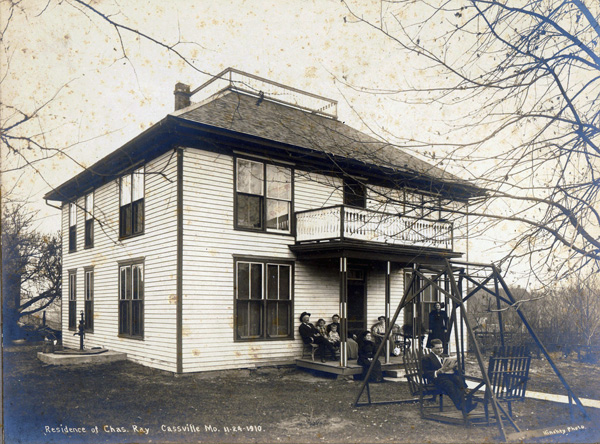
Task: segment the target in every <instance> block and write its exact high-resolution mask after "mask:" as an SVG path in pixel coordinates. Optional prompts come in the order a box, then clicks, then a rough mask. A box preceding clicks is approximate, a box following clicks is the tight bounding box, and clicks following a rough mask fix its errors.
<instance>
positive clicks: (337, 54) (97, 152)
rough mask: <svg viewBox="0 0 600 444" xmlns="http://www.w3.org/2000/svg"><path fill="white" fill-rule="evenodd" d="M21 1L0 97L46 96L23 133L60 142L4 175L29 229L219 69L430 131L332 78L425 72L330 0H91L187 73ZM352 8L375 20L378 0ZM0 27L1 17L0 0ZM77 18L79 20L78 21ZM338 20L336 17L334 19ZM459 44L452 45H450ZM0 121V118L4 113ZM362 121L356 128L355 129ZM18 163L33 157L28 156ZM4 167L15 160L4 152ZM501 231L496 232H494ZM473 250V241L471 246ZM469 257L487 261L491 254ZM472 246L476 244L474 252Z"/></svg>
mask: <svg viewBox="0 0 600 444" xmlns="http://www.w3.org/2000/svg"><path fill="white" fill-rule="evenodd" d="M44 3H45V2H40V1H34V0H24V1H23V3H22V6H23V7H24V10H25V13H26V14H25V13H23V12H21V11H15V14H14V15H13V16H12V17H10V25H9V28H8V29H9V33H8V36H7V38H5V45H6V47H7V51H6V53H7V54H8V55H9V57H10V63H9V64H8V65H7V64H6V57H4V59H3V60H2V62H3V71H2V74H3V76H4V75H6V77H5V78H4V80H3V81H2V85H1V87H2V96H3V97H2V99H3V101H4V102H5V103H8V104H12V105H14V106H16V107H18V108H20V109H23V110H25V111H26V112H30V111H31V110H32V109H33V108H34V107H35V106H39V105H40V104H42V103H45V102H47V101H49V100H51V99H52V98H53V97H55V98H54V99H53V100H51V102H50V103H49V104H48V105H47V107H46V108H45V109H44V111H43V113H42V116H43V119H41V120H39V121H35V122H33V124H32V126H29V127H28V131H29V133H31V132H36V131H42V130H43V131H45V132H46V135H45V137H46V142H47V143H48V144H49V145H51V146H56V147H59V148H65V147H68V148H66V152H67V154H68V156H69V157H70V159H69V158H67V157H65V156H62V155H59V156H55V157H53V158H51V159H46V160H42V161H39V162H38V163H35V169H36V170H37V171H34V170H33V169H32V168H27V169H23V170H18V171H16V172H13V173H8V174H4V176H3V177H2V184H3V187H4V189H5V192H6V190H7V189H9V188H12V187H13V185H14V184H16V185H17V187H16V188H15V189H14V192H13V193H14V194H13V195H18V196H20V197H21V198H26V199H28V200H29V201H30V202H32V204H33V206H34V207H35V208H38V209H40V219H39V220H40V222H39V228H40V229H43V230H49V231H51V230H58V228H59V214H58V211H57V210H55V209H53V208H49V207H47V206H45V205H44V203H43V195H44V194H45V193H47V192H48V191H49V190H50V187H51V186H58V185H60V184H61V183H63V182H64V181H66V180H67V179H69V178H70V177H72V176H73V175H75V174H77V173H78V172H79V171H81V169H82V167H84V166H89V165H91V164H93V163H94V162H95V161H97V160H99V159H100V158H102V157H104V156H105V155H106V154H108V153H109V152H111V151H113V150H115V149H117V148H118V147H120V146H121V145H122V144H123V143H125V142H126V141H128V140H130V139H132V138H133V137H135V136H136V135H137V134H139V133H140V132H141V131H143V130H144V129H146V128H148V127H149V126H151V125H152V124H153V123H155V122H157V121H159V120H160V119H162V118H163V117H164V116H165V115H166V114H168V113H169V112H171V111H173V88H174V85H175V83H176V82H178V81H182V82H184V83H187V84H190V85H191V87H192V89H193V88H195V87H197V86H199V85H200V84H202V83H204V82H205V81H206V80H208V79H209V75H214V74H217V73H218V72H220V71H221V70H223V69H224V68H227V67H230V66H231V67H235V68H237V69H240V70H242V71H246V72H249V73H253V74H256V75H259V76H261V77H266V78H269V79H271V80H275V81H277V82H280V83H283V84H287V85H290V86H293V87H296V88H299V89H303V90H305V91H310V92H312V93H315V94H319V95H323V96H326V97H329V98H333V99H336V100H338V101H339V106H338V116H339V118H340V120H342V121H345V122H346V123H348V124H350V125H351V126H354V127H356V128H358V129H360V130H363V131H367V132H368V130H369V128H371V129H373V130H376V131H377V132H381V131H382V130H381V128H383V129H384V131H389V132H390V133H391V134H393V135H394V136H395V137H399V138H406V139H410V138H412V137H419V136H421V137H422V135H423V134H427V133H432V132H435V131H436V130H437V129H439V127H440V125H439V123H438V122H437V119H442V118H444V117H446V118H447V117H448V116H445V115H444V113H445V110H444V109H442V108H441V107H439V106H430V107H428V108H427V109H426V110H424V109H422V108H419V107H416V106H409V105H406V104H405V103H402V102H400V101H396V100H393V99H392V98H391V97H386V96H375V95H371V94H365V93H362V94H361V93H358V92H356V91H355V90H354V89H352V88H349V87H347V86H345V85H344V84H343V83H342V82H339V81H338V80H336V78H337V79H343V80H344V81H347V82H348V83H350V84H352V85H355V86H359V87H360V86H365V87H369V88H388V87H390V86H391V87H394V88H396V87H399V86H405V85H407V84H415V83H416V82H419V79H420V78H422V76H427V75H431V73H430V72H429V71H424V70H423V68H424V66H422V65H420V63H422V62H421V61H420V60H417V59H416V58H415V57H414V56H409V55H408V54H407V53H404V52H402V51H400V50H399V49H398V48H397V46H395V45H394V44H393V42H392V41H391V40H390V39H387V38H385V37H383V36H382V35H381V34H379V33H377V32H375V31H373V30H370V29H369V28H368V27H367V26H365V25H362V24H356V23H351V20H350V14H349V13H348V11H347V9H346V7H345V6H344V4H343V3H341V2H340V1H339V0H314V1H305V0H277V1H265V0H254V1H221V0H219V1H214V0H194V1H189V0H177V1H172V2H168V3H165V2H164V1H148V0H143V1H140V0H127V1H122V2H120V4H118V5H117V4H115V2H113V1H112V0H107V1H104V0H100V1H95V2H93V6H94V7H95V8H97V9H99V10H101V11H103V12H105V13H107V14H115V15H111V18H112V19H113V20H115V21H117V22H120V23H122V24H126V25H127V26H131V27H132V28H136V29H138V30H140V31H142V32H144V33H146V34H148V35H150V36H152V37H154V38H156V39H157V40H160V41H163V42H165V43H169V44H172V43H175V42H177V41H178V40H179V41H182V42H190V43H185V44H181V45H179V46H177V50H178V51H180V52H181V53H182V54H184V55H185V56H186V57H188V58H189V59H190V60H191V61H192V62H193V63H194V64H195V65H196V67H197V68H198V69H199V70H200V71H202V72H198V71H195V70H193V69H192V68H190V67H189V66H186V65H185V63H183V62H182V61H181V60H180V59H178V58H177V57H176V56H175V55H173V54H171V53H169V52H168V51H166V50H164V49H161V48H160V47H159V46H157V45H155V44H152V43H148V42H146V41H143V40H140V39H139V38H137V37H136V36H135V35H132V34H130V33H127V32H126V31H122V34H121V36H122V38H123V44H124V46H125V48H126V51H127V55H128V57H129V59H128V60H126V59H124V58H122V49H121V46H120V41H119V38H118V35H117V33H116V32H115V30H114V28H111V27H110V26H109V25H108V24H107V23H106V22H105V21H102V20H99V19H98V18H96V17H94V15H93V13H91V12H86V13H85V14H83V13H82V12H81V11H79V10H77V9H75V7H73V6H72V5H70V4H69V3H68V2H60V3H59V2H57V1H56V0H51V1H50V3H49V4H48V6H47V7H46V8H45V9H44ZM362 3H363V4H362V5H357V6H355V7H354V8H356V10H361V11H363V12H364V13H365V15H367V14H368V15H369V16H370V17H375V18H376V17H377V14H378V9H372V10H369V8H378V7H379V6H378V2H374V1H366V0H365V1H362ZM1 7H2V11H1V12H2V22H3V23H2V25H3V26H5V25H6V23H7V20H8V15H7V11H6V5H5V4H4V3H3V4H2V6H1ZM86 15H87V17H86ZM345 18H346V20H345ZM455 50H458V51H460V49H456V48H455ZM6 118H7V116H3V119H6ZM365 124H366V125H368V127H367V126H365ZM27 155H28V156H30V157H29V159H30V160H33V159H35V155H34V153H30V152H27ZM2 160H3V168H2V169H3V170H6V169H7V166H8V167H9V168H10V167H13V166H15V165H17V164H19V162H20V161H18V160H17V159H16V158H15V157H14V156H10V155H9V156H7V153H6V150H5V149H4V147H3V156H2ZM505 228H507V227H505ZM480 245H481V244H480ZM471 252H472V253H473V254H472V255H471V259H472V260H481V261H483V260H485V261H486V262H489V260H490V252H489V251H483V252H482V254H481V253H480V254H477V253H476V250H475V249H474V248H472V251H471ZM480 252H481V249H480Z"/></svg>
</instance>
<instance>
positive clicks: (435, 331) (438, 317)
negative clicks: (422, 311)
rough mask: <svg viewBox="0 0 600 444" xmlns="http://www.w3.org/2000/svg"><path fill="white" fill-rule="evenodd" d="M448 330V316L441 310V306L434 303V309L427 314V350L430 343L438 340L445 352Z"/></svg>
mask: <svg viewBox="0 0 600 444" xmlns="http://www.w3.org/2000/svg"><path fill="white" fill-rule="evenodd" d="M447 330H448V315H447V314H446V311H445V310H442V304H441V303H439V302H436V303H435V305H434V309H433V310H431V312H430V313H429V335H428V337H427V345H426V347H427V348H431V347H432V345H431V341H432V340H433V339H439V340H440V341H442V344H444V351H445V352H446V331H447Z"/></svg>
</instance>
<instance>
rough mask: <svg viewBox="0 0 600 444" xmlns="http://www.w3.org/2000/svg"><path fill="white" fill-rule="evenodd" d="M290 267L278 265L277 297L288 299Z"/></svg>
mask: <svg viewBox="0 0 600 444" xmlns="http://www.w3.org/2000/svg"><path fill="white" fill-rule="evenodd" d="M291 270H292V267H290V266H289V265H281V266H280V267H279V299H280V300H281V299H287V300H289V299H290V279H291V276H290V274H291Z"/></svg>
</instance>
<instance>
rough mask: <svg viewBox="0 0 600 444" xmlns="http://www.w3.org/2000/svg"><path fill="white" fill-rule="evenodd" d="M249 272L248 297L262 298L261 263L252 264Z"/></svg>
mask: <svg viewBox="0 0 600 444" xmlns="http://www.w3.org/2000/svg"><path fill="white" fill-rule="evenodd" d="M251 270H252V271H251V274H250V285H251V291H250V298H251V299H262V264H252V265H251Z"/></svg>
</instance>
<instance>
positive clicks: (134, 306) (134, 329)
mask: <svg viewBox="0 0 600 444" xmlns="http://www.w3.org/2000/svg"><path fill="white" fill-rule="evenodd" d="M143 306H144V305H143V301H140V300H134V301H132V302H131V335H132V336H141V335H142V325H143V324H142V315H143V313H142V308H143Z"/></svg>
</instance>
